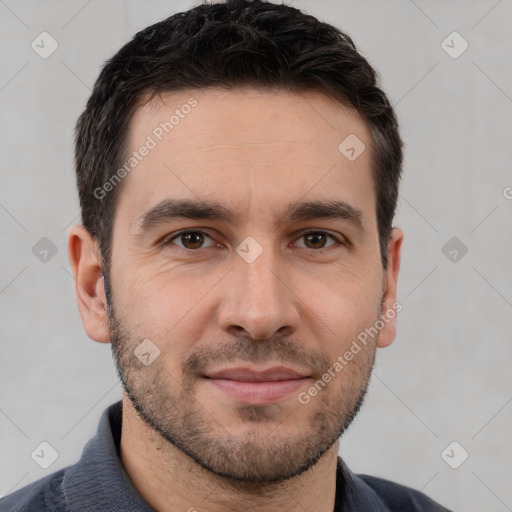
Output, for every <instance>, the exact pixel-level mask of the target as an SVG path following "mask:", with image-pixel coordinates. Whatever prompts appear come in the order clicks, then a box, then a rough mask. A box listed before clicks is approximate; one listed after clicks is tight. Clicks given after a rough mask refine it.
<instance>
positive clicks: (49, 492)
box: [0, 468, 68, 512]
mask: <svg viewBox="0 0 512 512" xmlns="http://www.w3.org/2000/svg"><path fill="white" fill-rule="evenodd" d="M67 469H68V468H64V469H61V470H59V471H56V472H55V473H52V474H51V475H48V476H45V477H44V478H41V479H39V480H36V481H35V482H32V483H31V484H28V485H26V486H25V487H22V488H21V489H19V490H17V491H15V492H13V493H11V494H9V495H7V496H5V497H3V498H1V499H0V510H1V511H2V512H33V511H35V510H37V511H38V512H44V511H47V510H48V511H50V510H51V511H53V512H61V511H64V510H65V508H64V500H63V493H62V488H61V484H62V479H63V478H64V475H65V473H66V470H67Z"/></svg>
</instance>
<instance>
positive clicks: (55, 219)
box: [0, 0, 512, 512]
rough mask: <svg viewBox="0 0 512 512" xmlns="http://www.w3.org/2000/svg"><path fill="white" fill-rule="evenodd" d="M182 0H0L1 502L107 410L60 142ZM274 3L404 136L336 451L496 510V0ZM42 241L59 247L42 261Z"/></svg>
mask: <svg viewBox="0 0 512 512" xmlns="http://www.w3.org/2000/svg"><path fill="white" fill-rule="evenodd" d="M196 3H197V2H191V1H185V0H183V1H150V2H143V1H135V0H133V1H121V0H116V1H114V0H112V1H100V0H92V1H86V0H72V1H71V0H67V1H44V2H42V1H36V0H30V1H29V0H25V1H23V0H20V1H14V0H0V30H1V35H2V47H3V48H2V49H3V51H2V52H1V53H0V112H1V128H0V129H1V132H0V141H1V151H0V159H1V160H0V169H1V170H0V175H1V188H0V227H1V233H2V253H1V267H0V308H1V309H0V310H1V314H2V357H1V358H0V389H1V397H0V432H1V442H0V495H5V494H8V493H10V492H12V491H14V490H16V489H19V488H21V487H22V486H24V485H26V484H28V483H30V482H31V481H34V480H36V479H38V478H40V477H42V476H44V475H46V474H49V473H51V472H53V471H55V470H57V469H60V468H62V467H64V466H67V465H69V464H72V463H74V462H76V460H78V458H79V456H80V454H81V451H82V448H83V446H84V444H85V443H86V441H87V440H88V439H89V438H90V437H91V436H92V435H93V434H94V432H95V430H96V427H97V422H98V419H99V416H100V414H101V413H102V411H103V410H104V409H105V408H106V407H107V406H108V405H110V404H111V403H113V402H115V401H117V400H118V399H120V397H121V385H120V384H119V383H118V381H117V376H116V374H115V370H114V365H113V362H112V357H111V352H110V345H101V344H98V343H95V342H93V341H91V340H90V339H89V338H88V337H87V336H86V334H85V332H84V331H83V328H82V324H81V319H80V316H79V313H78V309H77V305H76V299H75V295H74V282H73V279H72V277H71V274H70V267H69V263H68V261H67V256H66V234H67V229H68V227H69V226H70V225H71V224H73V223H77V222H79V217H78V214H79V210H78V200H77V193H76V190H75V177H74V170H73V140H72V137H73V129H74V125H75V122H76V119H77V117H78V115H79V114H80V113H81V111H82V110H83V108H84V105H85V102H86V100H87V98H88V97H89V94H90V89H91V87H92V85H93V83H94V81H95V79H96V77H97V75H98V72H99V69H100V66H101V65H102V63H103V62H104V61H105V59H107V58H108V57H110V56H111V55H113V53H115V52H116V51H117V50H118V49H119V48H120V46H122V45H123V44H124V43H125V42H127V41H128V39H129V38H131V37H132V35H134V33H135V32H136V31H138V30H140V29H142V28H144V27H145V26H147V25H149V24H152V23H154V22H157V21H159V20H161V19H163V18H165V17H167V16H169V15H171V14H173V13H174V12H177V11H181V10H186V9H188V8H190V7H192V6H193V5H195V4H196ZM286 3H288V4H290V5H293V6H295V7H298V8H300V9H304V10H306V11H307V12H309V13H311V14H313V15H315V16H317V17H319V18H320V19H322V20H324V21H327V22H329V23H331V24H333V25H336V26H337V27H339V28H341V29H342V30H343V31H345V32H347V33H348V34H349V35H350V36H351V37H352V38H353V39H354V41H355V43H356V45H357V46H358V48H359V49H360V51H361V53H363V55H364V56H365V57H366V58H368V60H369V61H370V63H371V64H372V65H373V66H374V67H375V68H376V69H377V70H378V72H379V73H380V75H381V77H382V86H383V88H384V90H385V91H386V92H387V93H388V95H389V97H390V100H391V102H392V103H393V105H394V106H395V108H396V111H397V115H398V118H399V121H400V125H401V133H402V137H403V139H404V141H405V143H406V149H405V167H404V169H405V176H404V180H403V182H402V188H401V194H400V202H399V206H398V214H397V218H396V222H395V224H396V225H398V226H400V227H402V229H403V230H404V231H405V242H404V247H403V255H402V269H401V276H400V279H399V293H398V299H399V301H400V302H401V303H402V304H403V310H402V312H401V313H400V314H399V317H398V335H397V339H396V340H395V342H394V343H393V344H392V345H391V346H390V347H388V348H386V349H381V350H379V351H378V354H377V364H376V369H375V373H374V375H373V377H372V380H371V385H370V389H369V394H368V396H367V399H366V402H365V405H364V407H363V409H362V411H361V412H360V414H359V416H358V417H357V419H356V420H355V421H354V423H353V424H352V426H351V427H350V429H349V431H348V432H347V433H346V434H345V435H344V436H343V437H342V441H341V448H340V453H341V455H342V456H343V457H344V458H345V460H346V461H347V463H348V464H349V466H350V467H351V469H352V470H353V471H355V472H359V473H366V474H372V475H376V476H381V477H384V478H388V479H391V480H394V481H397V482H400V483H403V484H406V485H409V486H411V487H414V488H416V489H422V490H423V492H425V493H426V494H428V495H430V496H431V497H432V498H434V499H436V500H437V501H439V502H441V503H442V504H444V505H445V506H447V507H449V508H451V509H453V510H457V511H465V512H471V511H482V510H485V511H496V512H500V511H506V510H512V487H511V486H510V482H511V477H512V436H511V435H510V433H511V431H512V429H511V423H512V403H511V402H512V372H511V371H510V362H511V359H512V334H511V332H512V329H511V322H510V318H511V313H512V309H511V308H512V272H511V270H510V262H511V261H512V259H511V258H512V250H511V247H512V244H511V237H512V230H511V218H512V200H511V198H512V188H510V187H512V172H511V162H512V158H511V156H512V149H511V147H512V127H511V118H512V67H511V65H510V55H512V2H511V1H510V0H503V1H498V2H496V1H495V0H489V1H487V0H485V1H484V0H482V1H472V2H467V1H458V2H455V1H453V2H445V1H426V0H423V1H421V0H416V1H415V2H413V1H412V0H395V1H382V0H379V1H366V2H363V1H339V0H338V1H335V0H315V1H314V2H313V1H312V0H293V2H290V0H287V2H286ZM43 31H47V32H49V33H50V34H51V36H52V37H53V38H54V39H55V40H56V41H57V43H58V45H59V46H58V48H57V50H56V51H55V52H54V53H53V54H52V55H51V56H50V57H48V58H47V59H43V58H41V57H40V56H39V55H38V54H37V53H36V52H35V51H34V50H33V49H32V48H31V43H32V41H33V40H36V41H37V40H38V39H37V38H38V36H39V34H40V33H41V32H43ZM454 31H456V32H458V33H459V34H460V36H458V35H453V34H452V33H453V32H454ZM461 38H463V39H461ZM443 41H445V42H444V43H443ZM464 41H466V42H467V44H468V48H467V49H466V50H465V51H464V52H463V53H462V54H460V55H457V54H458V53H459V52H460V51H461V50H462V49H463V47H464V45H465V43H464ZM447 51H448V52H451V54H452V55H451V56H450V55H449V53H447ZM454 56H457V58H454ZM43 237H47V238H48V239H50V240H51V242H52V243H53V244H55V247H56V250H57V253H56V254H55V255H54V256H52V257H50V256H51V253H50V254H49V255H48V261H46V262H44V261H40V259H38V257H36V255H35V254H34V252H36V254H37V251H34V252H33V247H34V245H35V244H36V243H37V242H38V241H39V240H40V239H41V238H43ZM453 237H456V238H457V240H455V241H453V240H452V241H451V242H449V241H450V240H451V239H452V238H453ZM448 242H449V244H448V246H446V247H445V244H447V243H448ZM36 247H37V246H36ZM464 247H465V248H467V252H466V253H465V254H463V253H464ZM443 248H444V249H443ZM454 251H455V252H454ZM453 260H455V261H453ZM42 441H46V442H48V443H50V444H51V445H52V446H53V447H54V448H55V450H56V451H57V452H58V458H57V460H56V461H55V462H54V463H53V464H52V465H51V466H50V467H49V468H48V469H46V470H45V469H42V468H40V467H39V466H38V465H37V464H36V463H35V462H34V460H33V459H32V458H31V453H32V452H33V451H34V449H35V448H36V447H38V446H39V444H40V443H41V442H42ZM454 441H455V442H457V443H458V445H455V447H454V445H452V446H451V447H450V448H449V449H448V450H447V451H445V449H446V448H447V447H448V446H449V445H450V444H451V443H452V442H454ZM463 450H464V451H463ZM465 452H468V454H469V456H468V458H467V460H465V461H464V462H463V463H462V464H461V465H460V466H459V467H458V468H457V469H453V468H452V467H450V465H449V464H448V463H447V462H446V461H449V462H450V463H451V464H452V465H454V466H456V465H458V464H459V463H460V462H461V460H462V459H463V456H464V453H465ZM443 453H444V458H443V456H442V454H443Z"/></svg>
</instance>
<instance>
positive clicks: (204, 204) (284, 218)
mask: <svg viewBox="0 0 512 512" xmlns="http://www.w3.org/2000/svg"><path fill="white" fill-rule="evenodd" d="M177 218H187V219H195V220H221V221H223V222H226V223H228V224H234V222H235V219H236V212H234V211H232V210H230V209H229V208H227V207H226V206H224V205H223V204H221V203H218V202H215V201H208V200H196V199H173V198H169V199H164V200H163V201H161V202H160V203H158V204H156V205H155V206H153V207H152V208H150V209H149V210H147V211H146V212H144V213H142V214H141V215H139V216H138V217H137V219H136V224H137V226H138V230H137V231H138V232H145V231H148V230H150V229H153V228H155V227H157V226H160V225H162V224H165V223H167V222H169V221H170V220H173V219H177ZM316 219H341V220H345V221H347V222H349V223H350V224H353V225H354V226H355V227H356V228H357V229H358V230H359V231H362V232H363V233H365V232H366V226H365V221H364V216H363V212H362V211H361V210H360V209H359V208H356V207H354V206H352V205H350V204H348V203H347V202H345V201H306V202H300V201H298V202H293V203H290V204H289V205H288V206H287V207H286V208H285V210H284V212H283V213H282V214H281V215H280V216H279V217H278V218H277V219H276V221H275V222H274V225H273V229H276V228H277V227H278V226H279V225H280V224H284V223H286V222H297V221H305V220H316Z"/></svg>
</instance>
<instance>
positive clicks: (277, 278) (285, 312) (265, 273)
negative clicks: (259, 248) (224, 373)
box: [218, 248, 300, 340]
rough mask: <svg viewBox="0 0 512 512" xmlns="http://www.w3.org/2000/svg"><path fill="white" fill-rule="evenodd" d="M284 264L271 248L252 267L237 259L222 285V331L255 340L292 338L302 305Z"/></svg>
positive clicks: (220, 321) (220, 313)
mask: <svg viewBox="0 0 512 512" xmlns="http://www.w3.org/2000/svg"><path fill="white" fill-rule="evenodd" d="M285 264H286V263H280V264H279V265H281V266H279V265H278V264H277V263H276V261H275V258H274V256H273V253H272V251H271V249H268V248H266V249H264V250H263V252H262V253H261V254H260V255H259V256H258V257H257V258H256V260H255V261H253V262H252V263H248V262H247V261H245V260H244V259H243V258H242V257H239V256H238V255H236V259H235V263H234V266H233V268H232V270H231V271H230V272H229V273H228V275H227V276H226V278H225V280H224V282H223V283H222V290H223V292H222V293H223V297H222V300H221V302H220V306H219V307H220V311H219V316H218V322H219V326H220V328H221V329H223V330H224V331H226V332H227V333H228V334H230V335H234V336H236V335H240V334H241V333H243V334H246V335H248V336H251V337H252V338H253V339H255V340H261V339H266V338H269V337H271V336H273V335H276V334H280V335H288V336H289V335H291V334H293V333H294V332H295V331H296V330H297V328H298V324H299V320H300V314H299V310H298V309H297V306H298V304H299V301H298V297H297V296H296V295H295V293H294V290H293V284H292V283H290V282H287V277H286V276H287V273H286V272H284V269H283V267H282V265H285ZM288 281H289V279H288Z"/></svg>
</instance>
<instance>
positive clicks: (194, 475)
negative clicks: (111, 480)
mask: <svg viewBox="0 0 512 512" xmlns="http://www.w3.org/2000/svg"><path fill="white" fill-rule="evenodd" d="M120 454H121V461H122V463H123V466H124V468H125V471H126V473H127V474H128V476H129V477H130V480H131V481H132V484H133V485H134V486H135V488H136V489H137V491H138V492H139V494H140V495H141V496H142V497H143V499H144V500H145V501H146V502H147V503H148V504H149V505H150V506H151V507H153V508H154V509H155V510H158V511H159V512H167V511H169V512H170V511H171V510H172V511H175V510H184V511H189V512H197V511H199V510H200V511H201V512H220V511H222V512H231V511H237V512H238V511H239V510H244V509H252V510H265V511H267V512H274V511H279V512H288V511H296V510H298V509H299V510H301V511H304V512H313V511H314V512H332V511H333V509H334V499H335V494H336V465H337V459H338V442H336V443H334V445H333V446H331V448H330V449H329V450H328V451H327V452H326V453H325V454H324V455H323V456H322V457H321V459H320V460H319V461H318V462H317V464H315V465H314V466H313V467H312V468H310V469H309V470H307V471H305V472H304V473H302V474H300V475H298V476H296V477H294V478H291V479H289V480H285V481H284V482H280V483H274V484H254V483H244V482H232V481H230V480H228V479H226V478H224V477H221V476H218V475H216V474H214V473H211V472H210V471H208V470H206V469H204V468H203V467H201V466H200V465H199V464H197V463H196V462H195V461H193V460H192V459H191V458H190V457H188V456H187V455H185V454H184V453H183V452H182V451H180V450H179V449H178V448H176V447H175V446H174V445H172V444H171V443H169V442H167V441H166V440H164V439H163V438H162V437H161V436H160V435H159V434H158V433H156V432H155V431H153V430H152V429H150V428H149V427H148V426H147V425H146V424H145V423H144V422H143V421H142V419H141V418H140V417H139V416H138V414H137V412H136V411H135V410H134V409H133V406H132V405H131V402H130V401H129V400H128V399H127V398H126V397H123V418H122V434H121V447H120Z"/></svg>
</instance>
